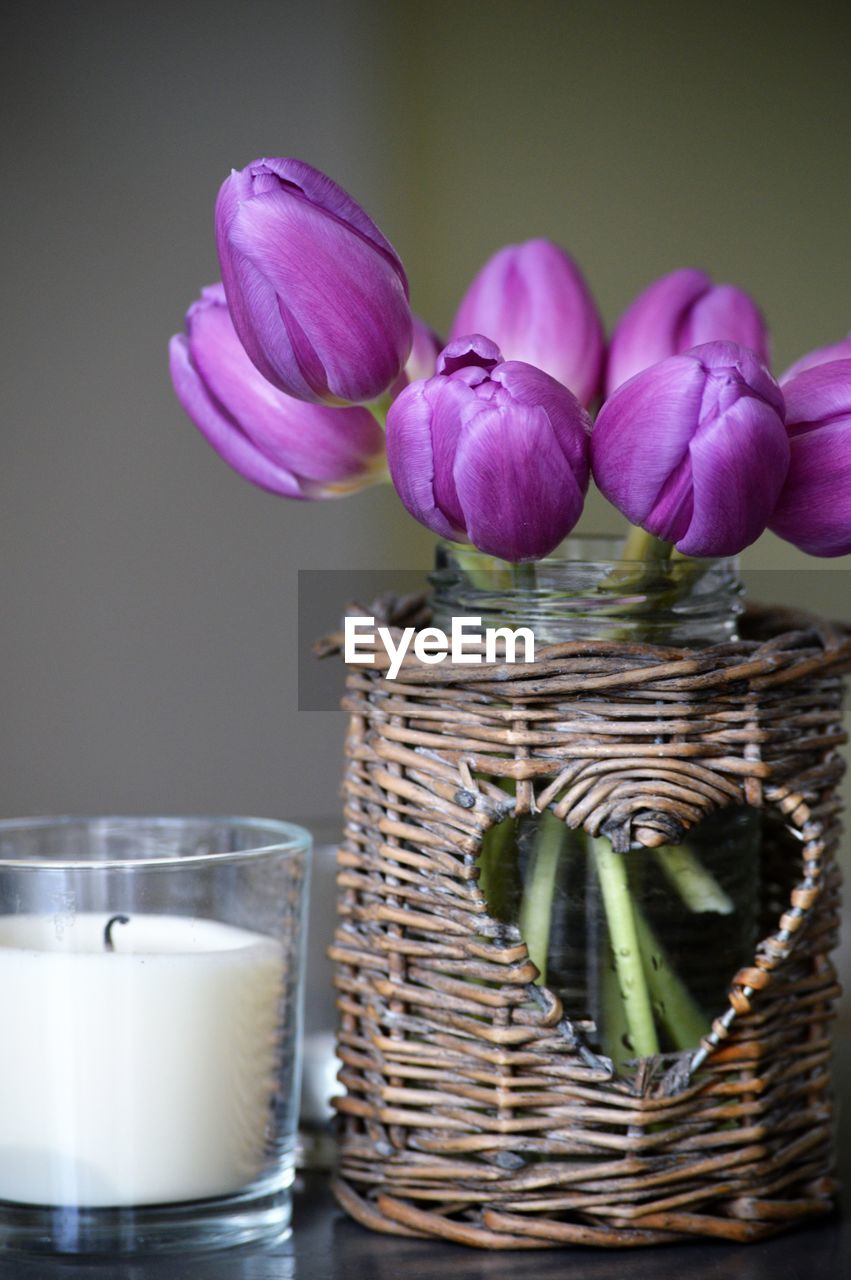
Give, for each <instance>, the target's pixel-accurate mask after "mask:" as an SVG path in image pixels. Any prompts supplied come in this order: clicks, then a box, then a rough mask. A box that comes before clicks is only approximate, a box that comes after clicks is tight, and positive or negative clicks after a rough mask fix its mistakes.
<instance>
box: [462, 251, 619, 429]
mask: <svg viewBox="0 0 851 1280" xmlns="http://www.w3.org/2000/svg"><path fill="white" fill-rule="evenodd" d="M468 333H486V334H488V336H489V337H491V338H492V339H493V340H494V342H495V343H496V344H497V346H498V347H499V348H500V350H501V351H503V352H504V353H505V358H506V359H507V360H524V361H525V362H526V363H527V364H531V365H534V366H535V367H536V368H537V369H543V370H544V372H545V373H548V374H550V376H551V377H553V378H556V379H557V380H558V381H559V382H561V383H563V384H564V385H565V386H566V387H568V388H569V390H571V391H572V392H573V394H574V395H575V396H576V397H577V399H579V400H581V401H582V403H583V404H586V405H587V404H590V402H591V401H592V400H593V399H594V397H595V395H596V394H597V392H598V390H599V388H600V375H601V373H602V365H603V355H604V351H605V338H604V336H603V326H602V324H601V322H600V317H599V315H598V314H597V308H596V306H595V304H594V299H593V298H592V297H591V292H590V290H589V288H588V286H587V284H586V283H585V280H584V278H583V276H582V273H581V272H580V270H579V268H578V267H577V265H576V263H575V262H574V261H573V259H572V258H570V257H569V256H568V255H567V254H566V253H565V252H564V250H563V249H560V248H559V247H558V245H556V244H553V243H552V241H550V240H527V241H526V243H525V244H510V245H507V246H506V247H505V248H504V249H500V250H499V252H498V253H496V254H494V256H493V257H492V258H491V259H490V260H489V261H488V262H486V263H485V265H484V266H483V267H482V269H481V271H480V272H479V274H478V275H477V276H476V278H475V280H474V281H473V283H472V284H471V285H470V287H469V289H468V290H467V292H466V294H465V295H464V298H463V300H462V302H461V305H460V307H459V308H458V314H457V315H456V317H455V321H454V323H453V325H452V332H451V334H450V335H449V336H450V339H452V338H460V337H463V335H464V334H468Z"/></svg>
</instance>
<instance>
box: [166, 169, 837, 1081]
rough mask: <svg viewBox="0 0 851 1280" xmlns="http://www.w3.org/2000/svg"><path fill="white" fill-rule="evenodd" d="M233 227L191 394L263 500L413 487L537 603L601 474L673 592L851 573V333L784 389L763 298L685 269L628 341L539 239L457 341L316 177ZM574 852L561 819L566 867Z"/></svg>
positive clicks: (223, 232) (279, 172)
mask: <svg viewBox="0 0 851 1280" xmlns="http://www.w3.org/2000/svg"><path fill="white" fill-rule="evenodd" d="M215 220H216V237H217V245H218V252H219V259H220V263H221V273H222V282H221V283H220V284H214V285H211V286H209V287H208V288H206V289H204V290H203V291H202V293H201V296H200V298H199V299H198V300H197V301H196V302H194V303H193V304H192V306H191V307H190V308H189V311H188V313H187V316H186V325H185V332H184V333H181V334H178V335H176V336H175V337H174V338H173V339H172V341H171V347H170V358H171V372H172V379H173V382H174V387H175V390H176V392H177V396H178V398H179V400H180V402H181V404H182V405H183V407H184V409H185V410H186V412H187V413H188V415H189V417H190V418H191V419H192V421H193V422H194V423H195V424H196V426H197V427H198V428H199V430H200V431H201V432H202V433H203V435H204V436H205V437H206V438H207V440H208V441H209V442H210V444H212V445H213V447H214V448H215V449H216V450H217V451H218V453H219V454H220V455H221V456H222V457H223V458H224V459H225V460H226V461H227V462H228V463H229V464H230V465H231V466H232V467H233V468H234V469H235V470H237V471H238V472H240V473H241V474H242V475H243V476H244V477H245V478H246V479H248V480H250V481H252V482H253V483H255V484H257V485H259V486H261V487H262V488H265V489H267V490H270V491H271V492H273V493H277V494H280V495H282V496H284V497H289V498H297V499H326V498H332V497H339V496H342V495H345V494H347V493H351V492H353V491H355V490H357V489H361V488H363V487H365V486H367V485H370V484H372V483H375V482H378V481H386V480H388V479H389V480H390V481H391V482H392V484H393V485H394V486H395V489H396V491H397V493H398V495H399V497H400V499H401V501H402V503H403V504H404V506H405V507H406V508H407V510H408V511H409V512H410V513H411V514H412V515H413V516H414V517H415V518H416V519H417V520H419V521H420V522H421V523H422V524H424V525H425V526H427V527H428V528H429V529H431V530H433V531H434V532H435V533H436V534H438V535H440V537H441V538H443V539H448V540H450V541H453V542H456V543H462V544H470V545H471V546H472V547H473V548H477V549H478V551H479V552H483V553H485V554H486V555H487V556H490V557H494V558H495V561H498V562H501V564H502V565H503V567H504V566H506V565H508V566H514V568H513V569H511V570H510V572H512V573H513V574H514V575H515V579H514V580H515V581H517V582H518V583H522V584H525V585H526V587H528V588H529V590H532V591H533V590H534V589H535V585H536V578H535V573H536V568H535V566H536V562H538V561H540V560H542V559H543V558H545V557H548V556H550V554H551V553H552V552H553V551H554V549H555V548H556V547H557V546H558V545H559V544H560V543H561V542H562V541H563V540H564V539H565V537H566V536H567V535H568V534H569V533H570V531H571V530H572V529H573V527H574V526H575V524H576V522H577V521H578V519H579V516H580V514H581V512H582V508H583V504H584V500H585V495H586V493H587V489H588V485H589V482H590V479H591V477H592V476H593V479H594V480H595V482H596V483H597V485H598V487H599V488H600V490H601V491H602V493H603V494H604V495H605V497H606V498H608V499H609V501H610V502H611V503H613V505H614V506H615V507H616V508H617V509H618V510H619V511H621V512H622V513H623V514H624V515H625V516H626V517H627V519H628V521H629V522H630V529H629V531H628V534H627V537H626V549H625V552H624V560H626V561H633V562H635V561H638V562H642V563H646V562H648V561H652V562H654V563H655V564H657V565H663V566H666V567H667V568H666V572H669V573H670V580H671V583H672V584H673V588H674V589H678V588H677V584H678V583H682V582H683V581H687V580H688V576H689V573H699V572H700V562H701V561H702V560H703V559H705V558H708V557H718V556H733V555H736V554H737V553H738V552H739V551H741V550H742V549H743V548H744V547H746V546H748V545H750V544H751V543H752V542H754V541H755V540H756V539H757V538H758V537H759V536H760V534H761V533H762V532H763V530H764V529H766V528H770V529H772V530H773V531H774V532H776V533H777V534H779V535H780V537H782V538H785V539H787V540H788V541H790V542H792V543H794V544H795V545H796V546H798V547H799V548H802V549H803V550H805V551H807V552H810V553H812V554H814V555H819V556H837V555H842V554H845V553H849V552H851V336H849V338H846V339H845V340H843V341H840V342H838V343H836V344H835V345H834V346H831V347H826V348H822V349H820V350H817V351H813V352H811V353H810V354H809V355H806V356H804V357H803V358H802V359H800V360H799V361H797V362H796V363H795V364H794V365H793V366H792V367H791V368H790V369H788V370H787V371H786V373H785V374H783V375H782V376H781V377H780V378H779V379H778V378H775V377H774V376H773V374H772V373H771V371H770V364H769V344H768V335H767V331H766V327H765V323H764V321H763V318H762V315H761V313H760V311H759V309H758V307H757V306H756V304H755V303H754V302H753V300H752V299H751V298H750V297H749V296H748V295H747V294H746V293H745V292H743V291H742V290H741V289H739V288H736V287H735V286H733V285H723V284H722V285H716V284H714V283H713V281H712V280H711V279H710V278H709V277H708V276H707V275H705V274H704V273H703V272H702V271H697V270H692V269H685V270H679V271H674V272H672V273H671V274H670V275H667V276H665V277H664V278H662V279H660V280H657V281H656V282H655V283H653V284H651V285H650V286H649V287H648V288H647V289H646V290H645V291H644V292H643V293H642V294H641V295H640V296H639V297H638V298H637V299H636V300H635V301H634V302H633V303H632V305H631V306H630V307H629V308H628V309H627V311H626V312H625V314H624V315H623V316H622V318H621V319H620V321H619V322H618V324H617V325H616V327H615V329H614V331H613V333H612V335H611V337H610V339H609V341H608V343H607V341H606V337H605V333H604V329H603V325H602V323H601V320H600V317H599V314H598V311H597V308H596V306H595V303H594V300H593V298H592V295H591V293H590V290H589V288H588V286H587V284H586V282H585V280H584V278H583V276H582V274H581V273H580V271H579V269H578V267H577V266H576V264H575V263H574V262H573V261H572V259H571V258H570V257H569V256H568V254H567V253H566V252H564V250H563V249H561V248H559V247H558V246H557V245H555V244H552V243H550V242H549V241H546V240H531V241H528V242H527V243H525V244H521V245H511V246H508V247H506V248H504V249H502V250H500V251H499V252H498V253H496V254H495V255H494V256H493V257H492V258H491V259H490V261H488V262H487V263H486V264H485V265H484V267H483V268H482V269H481V270H480V272H479V274H478V275H477V276H476V277H475V279H474V280H473V281H472V283H471V285H470V286H469V288H468V290H467V292H466V293H465V295H464V297H463V298H462V300H461V302H460V305H459V307H458V311H457V313H456V316H455V319H454V321H453V324H452V327H451V330H450V333H449V335H448V341H447V342H446V343H445V344H444V343H443V342H442V341H441V340H440V339H439V338H438V337H437V336H436V334H435V333H434V332H433V331H432V330H431V329H430V328H429V327H428V326H427V325H426V324H425V323H424V322H423V321H422V320H421V319H419V318H418V317H417V316H415V315H414V314H413V313H412V311H411V309H410V305H409V289H408V281H407V277H406V274H405V270H404V268H403V266H402V263H401V261H400V259H399V256H398V255H397V253H396V252H395V250H394V249H393V247H392V245H391V244H390V242H389V241H388V240H387V239H386V238H385V237H384V235H383V234H382V232H381V231H380V230H379V229H378V227H377V226H376V225H375V223H374V222H373V221H372V219H371V218H370V217H369V216H368V215H367V214H366V213H365V212H364V210H363V209H362V208H361V207H360V205H358V204H357V203H356V202H355V200H353V199H352V197H350V196H349V195H348V194H347V193H346V192H345V191H343V190H342V189H341V188H340V187H339V186H337V185H336V184H335V183H334V182H332V181H331V179H330V178H328V177H326V176H325V175H324V174H322V173H320V172H318V171H317V170H316V169H314V168H312V167H311V166H309V165H307V164H304V163H302V162H300V161H297V160H293V159H263V160H258V161H256V162H255V163H253V164H250V165H248V166H247V167H246V168H245V169H243V170H241V171H239V172H234V173H232V174H231V176H230V177H229V178H227V179H226V181H225V182H224V184H223V186H222V188H221V191H220V193H219V197H218V201H217V205H216V219H215ZM595 410H596V416H595V419H592V413H593V412H594V411H595ZM619 585H620V586H621V587H622V586H623V582H622V581H621V582H620V584H619ZM606 586H607V584H606V583H603V584H601V589H606ZM552 839H553V836H552V832H551V831H550V830H549V828H548V826H547V824H546V823H542V825H541V828H540V842H541V845H542V848H543V846H544V845H546V844H547V842H550V843H551V842H552ZM596 843H597V844H598V845H599V844H600V842H596ZM499 850H500V845H499V842H498V841H497V840H496V839H494V840H493V841H491V844H490V847H488V845H487V842H486V848H485V852H484V854H483V860H482V874H483V877H484V878H485V879H490V880H491V881H492V882H494V883H495V875H494V867H493V858H494V856H495V853H496V854H498V853H499ZM503 853H505V851H504V850H503ZM505 856H506V857H507V856H509V855H508V854H507V853H505ZM550 861H551V859H550ZM488 862H489V863H490V866H488V865H487V864H488ZM537 862H538V863H540V864H541V865H542V866H543V865H544V863H545V862H546V859H545V858H544V857H543V854H542V855H541V857H539V858H538V859H537ZM624 862H625V860H624V859H623V858H618V857H613V856H612V855H611V852H610V851H607V850H605V849H603V848H598V849H597V850H596V867H597V872H598V875H599V877H600V884H601V887H602V898H603V901H604V904H605V909H606V916H607V925H608V930H609V936H610V939H611V943H612V950H613V952H614V953H615V955H616V957H617V956H620V957H621V958H620V960H618V961H617V977H618V980H619V983H620V994H621V998H622V1000H623V1005H624V1009H623V1014H624V1018H625V1021H626V1032H627V1043H628V1044H629V1046H630V1047H631V1049H632V1051H633V1052H635V1053H638V1054H640V1055H642V1056H643V1055H646V1054H648V1053H653V1052H655V1051H656V1049H657V1047H658V1037H657V1032H656V1029H655V1027H654V1026H653V1022H652V1018H649V1017H648V1014H647V999H646V990H647V987H648V982H649V981H650V978H649V977H648V973H647V969H648V965H647V963H646V956H647V951H648V948H651V947H652V946H653V945H654V942H653V939H652V938H648V932H647V926H646V922H643V921H642V920H641V918H640V915H639V914H638V912H637V910H636V908H635V907H634V904H631V901H630V892H629V883H628V879H627V872H626V869H625V867H624ZM668 869H669V871H670V875H671V878H672V880H673V881H674V882H675V883H677V884H678V886H679V890H680V892H681V893H682V894H683V896H684V897H688V896H689V895H691V898H692V905H694V899H695V897H699V898H701V907H702V909H706V903H707V902H709V903H710V904H711V903H713V902H714V904H715V905H714V907H713V906H710V908H709V909H714V910H719V911H723V895H721V893H720V890H719V888H718V886H717V885H716V884H715V882H714V880H713V878H712V876H711V873H710V872H709V871H708V869H707V868H705V867H704V866H703V865H702V864H701V863H699V862H698V861H697V859H696V857H695V856H694V854H693V852H692V851H690V850H689V849H688V848H686V847H683V848H681V849H674V850H670V851H668ZM542 874H543V873H542ZM546 875H548V876H550V878H551V872H547V873H546ZM545 898H546V876H545V877H544V881H542V880H541V878H540V877H539V878H538V880H537V882H536V881H534V880H533V882H532V883H530V884H529V885H527V888H526V891H525V900H524V904H523V907H522V909H521V911H520V913H519V918H520V922H521V926H522V928H523V932H524V935H525V936H526V937H527V940H528V942H529V946H530V951H531V953H532V958H533V959H534V960H535V961H536V963H537V964H538V968H539V970H540V971H541V973H542V974H543V973H544V972H545V969H546V947H547V934H548V927H547V925H546V922H545V921H543V916H542V911H543V910H544V908H541V910H539V909H538V908H537V907H536V905H535V904H536V903H539V902H541V901H542V900H543V899H545ZM719 903H720V904H721V905H719ZM642 957H644V958H642ZM657 968H658V966H657ZM664 977H665V975H664V974H663V975H662V977H659V976H658V975H657V977H656V979H655V981H656V982H657V983H658V982H660V981H662V980H663V978H664ZM666 980H667V981H668V992H667V995H668V1003H669V1008H670V1009H675V1010H678V1011H679V1012H678V1013H677V1014H676V1016H675V1015H674V1013H671V1014H670V1022H671V1024H672V1026H669V1028H668V1031H669V1033H670V1035H669V1039H670V1040H671V1041H672V1042H673V1043H674V1044H675V1045H679V1047H684V1046H683V1045H682V1043H681V1042H682V1041H683V1040H688V1038H689V1037H693V1035H694V1034H695V1030H694V1027H695V1017H694V1009H693V1008H692V1007H691V1006H690V1005H689V1002H688V993H687V992H683V991H682V990H681V989H680V987H678V986H677V978H676V975H675V974H673V973H669V974H668V975H667V979H666ZM642 992H644V995H642ZM636 993H637V994H636ZM642 1001H643V1003H642ZM677 1019H679V1024H680V1025H679V1029H678V1027H677V1026H673V1024H674V1023H675V1022H676V1021H677ZM683 1026H685V1028H686V1030H683ZM672 1027H673V1029H672Z"/></svg>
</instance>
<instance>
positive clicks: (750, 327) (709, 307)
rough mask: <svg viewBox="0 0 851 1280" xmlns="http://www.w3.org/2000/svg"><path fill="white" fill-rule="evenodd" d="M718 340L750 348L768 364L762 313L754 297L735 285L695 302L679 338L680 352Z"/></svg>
mask: <svg viewBox="0 0 851 1280" xmlns="http://www.w3.org/2000/svg"><path fill="white" fill-rule="evenodd" d="M718 339H724V340H726V341H728V342H735V343H738V345H739V346H741V347H747V348H749V349H750V350H751V351H755V352H756V354H757V355H758V356H759V357H760V359H761V360H763V361H765V363H768V359H769V351H768V335H767V332H766V328H765V321H764V319H763V317H762V313H761V311H760V309H759V307H758V306H757V305H756V303H755V302H754V300H753V298H751V297H750V296H749V295H748V294H747V293H745V292H744V291H743V290H742V289H737V288H736V286H735V285H732V284H719V285H715V286H713V287H712V288H711V289H709V290H708V291H707V292H706V293H704V294H702V295H701V296H699V297H698V298H697V299H696V300H695V301H694V303H693V305H692V306H691V308H690V310H689V312H688V315H687V316H686V317H685V320H684V322H683V325H682V328H681V330H680V333H679V336H678V350H680V351H685V350H688V348H689V347H696V346H699V345H700V344H701V343H705V342H714V341H716V340H718Z"/></svg>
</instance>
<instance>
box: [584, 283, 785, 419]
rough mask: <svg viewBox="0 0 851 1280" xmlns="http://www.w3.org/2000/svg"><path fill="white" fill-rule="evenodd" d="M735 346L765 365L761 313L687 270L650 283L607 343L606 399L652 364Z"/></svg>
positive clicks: (729, 289)
mask: <svg viewBox="0 0 851 1280" xmlns="http://www.w3.org/2000/svg"><path fill="white" fill-rule="evenodd" d="M716 341H724V342H736V343H738V344H739V346H741V347H749V348H750V350H751V351H755V352H756V354H757V355H758V356H759V358H760V359H761V360H762V361H763V363H764V364H768V332H767V330H766V328H765V321H764V320H763V318H762V315H761V314H760V311H759V308H758V307H757V305H756V303H755V302H754V301H753V299H752V298H751V297H749V296H748V294H746V293H744V292H743V291H742V290H741V289H737V288H736V287H735V286H734V285H732V284H713V283H712V281H711V279H710V278H709V276H708V275H706V273H705V272H703V271H695V270H692V269H691V268H689V267H686V268H684V269H683V270H681V271H672V272H671V274H670V275H667V276H662V278H661V279H660V280H654V282H653V284H651V285H650V286H649V287H648V288H647V289H645V290H644V292H643V293H640V294H639V295H638V297H637V298H636V299H635V301H634V302H633V303H632V305H631V306H629V307H628V308H627V310H626V311H625V312H624V314H623V315H622V316H621V318H620V320H619V321H618V323H617V326H616V328H615V331H614V333H613V334H612V340H611V342H610V343H609V358H608V362H607V366H606V395H607V396H610V395H611V394H612V392H613V391H614V390H615V389H616V388H617V387H619V386H620V385H621V383H623V382H626V380H627V379H628V378H631V377H632V376H633V374H635V373H640V372H641V370H642V369H647V368H648V367H649V366H650V365H651V364H656V363H657V362H658V361H659V360H665V359H666V358H667V357H668V356H676V355H682V353H683V352H684V351H689V350H690V349H691V348H692V347H697V346H700V345H701V344H703V343H706V342H716Z"/></svg>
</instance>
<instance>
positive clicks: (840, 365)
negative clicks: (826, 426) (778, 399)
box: [783, 359, 851, 436]
mask: <svg viewBox="0 0 851 1280" xmlns="http://www.w3.org/2000/svg"><path fill="white" fill-rule="evenodd" d="M783 395H784V397H785V399H786V426H787V429H788V430H789V431H791V432H792V434H793V435H794V436H798V435H800V434H802V433H803V432H805V431H810V430H812V429H813V427H815V426H817V425H819V424H821V423H827V422H832V421H835V420H836V419H838V418H846V417H848V415H849V414H851V359H845V360H832V361H830V363H828V364H818V365H811V366H810V367H809V368H808V369H805V370H804V371H803V373H799V374H798V376H797V377H796V378H792V379H791V380H790V381H789V382H787V383H786V385H785V386H784V388H783Z"/></svg>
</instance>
